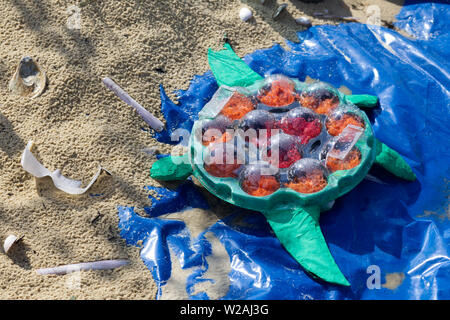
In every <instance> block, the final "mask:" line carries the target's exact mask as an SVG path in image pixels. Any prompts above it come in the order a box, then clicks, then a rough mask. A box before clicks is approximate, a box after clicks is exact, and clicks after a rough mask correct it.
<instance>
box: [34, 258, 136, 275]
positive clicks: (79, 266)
mask: <svg viewBox="0 0 450 320" xmlns="http://www.w3.org/2000/svg"><path fill="white" fill-rule="evenodd" d="M129 263H130V262H129V261H128V260H123V259H119V260H102V261H95V262H84V263H75V264H68V265H64V266H59V267H53V268H44V269H38V270H36V273H37V274H39V275H50V274H55V275H62V274H67V273H71V272H76V271H87V270H106V269H115V268H119V267H122V266H125V265H127V264H129Z"/></svg>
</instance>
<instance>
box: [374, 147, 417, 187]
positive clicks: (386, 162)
mask: <svg viewBox="0 0 450 320" xmlns="http://www.w3.org/2000/svg"><path fill="white" fill-rule="evenodd" d="M376 151H377V155H376V158H375V163H376V164H378V165H380V166H382V167H383V168H384V169H386V170H387V171H389V172H390V173H392V174H393V175H395V176H397V177H399V178H402V179H405V180H408V181H414V180H415V179H416V175H415V174H414V172H413V171H412V169H411V167H410V166H409V164H408V163H406V161H405V160H404V159H403V158H402V156H401V155H400V154H399V153H398V152H397V151H395V150H393V149H391V148H389V147H388V146H387V145H385V144H384V143H382V142H381V141H379V140H376Z"/></svg>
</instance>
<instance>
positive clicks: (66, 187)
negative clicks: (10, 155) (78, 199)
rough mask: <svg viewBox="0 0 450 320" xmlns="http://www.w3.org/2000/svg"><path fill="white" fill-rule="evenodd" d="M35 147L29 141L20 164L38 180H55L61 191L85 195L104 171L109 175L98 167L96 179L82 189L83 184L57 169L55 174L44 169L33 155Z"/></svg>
mask: <svg viewBox="0 0 450 320" xmlns="http://www.w3.org/2000/svg"><path fill="white" fill-rule="evenodd" d="M32 145H33V141H28V143H27V145H26V147H25V150H24V151H23V153H22V158H21V159H20V163H21V164H22V167H23V168H24V169H25V171H27V172H28V173H31V174H32V175H33V176H34V177H36V178H43V177H47V176H48V177H51V178H52V180H53V183H54V185H55V187H56V188H58V189H59V190H61V191H64V192H66V193H69V194H83V193H85V192H86V191H87V190H88V189H89V188H90V187H91V186H92V185H93V184H94V182H95V181H96V180H97V178H98V177H99V176H100V174H101V173H102V171H105V172H106V173H108V174H109V175H111V173H109V172H108V171H107V170H105V169H104V168H102V167H100V166H99V167H98V170H97V173H96V174H95V175H94V177H93V178H92V179H91V181H90V182H89V184H88V185H87V186H86V187H84V188H81V184H82V182H81V181H79V180H73V179H69V178H67V177H65V176H63V175H62V174H61V170H59V169H57V170H55V171H53V172H51V171H50V170H48V169H47V168H46V167H44V166H43V165H42V164H41V163H40V162H39V161H38V160H37V159H36V158H35V156H34V155H33V154H32V153H31V151H30V149H31V146H32Z"/></svg>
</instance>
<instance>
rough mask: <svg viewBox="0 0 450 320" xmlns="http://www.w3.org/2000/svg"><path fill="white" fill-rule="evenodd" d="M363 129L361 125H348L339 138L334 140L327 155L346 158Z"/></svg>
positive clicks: (341, 158)
mask: <svg viewBox="0 0 450 320" xmlns="http://www.w3.org/2000/svg"><path fill="white" fill-rule="evenodd" d="M363 131H364V130H363V129H362V128H361V127H358V126H354V125H352V124H350V125H348V126H346V127H345V129H344V130H343V131H342V132H341V134H340V135H339V136H338V137H337V139H335V140H334V142H333V146H332V148H331V150H330V151H329V152H328V155H327V156H328V157H332V158H337V159H340V160H344V159H345V157H346V156H347V154H348V153H349V152H350V150H352V148H353V146H354V145H355V144H356V142H357V141H358V139H359V137H360V136H361V135H362V133H363Z"/></svg>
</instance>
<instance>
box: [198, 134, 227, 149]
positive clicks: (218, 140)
mask: <svg viewBox="0 0 450 320" xmlns="http://www.w3.org/2000/svg"><path fill="white" fill-rule="evenodd" d="M232 139H233V134H231V133H230V132H225V133H224V134H222V136H221V137H220V138H219V139H216V137H215V136H211V139H210V140H203V141H202V144H203V145H204V146H209V145H211V144H213V143H216V142H228V141H231V140H232Z"/></svg>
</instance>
